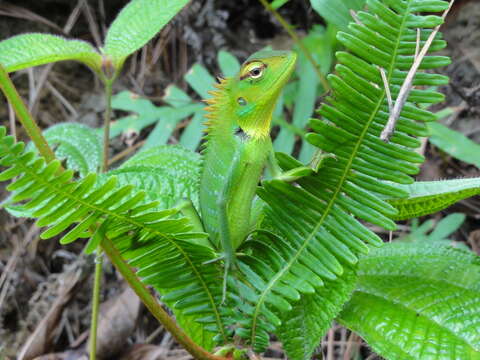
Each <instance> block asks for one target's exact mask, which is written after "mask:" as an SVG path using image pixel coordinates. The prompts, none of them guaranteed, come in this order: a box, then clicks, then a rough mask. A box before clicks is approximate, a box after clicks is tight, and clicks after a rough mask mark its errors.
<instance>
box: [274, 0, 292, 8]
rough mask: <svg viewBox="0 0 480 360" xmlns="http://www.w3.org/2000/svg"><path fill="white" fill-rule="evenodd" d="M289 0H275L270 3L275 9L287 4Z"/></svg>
mask: <svg viewBox="0 0 480 360" xmlns="http://www.w3.org/2000/svg"><path fill="white" fill-rule="evenodd" d="M288 1H289V0H273V1H272V3H271V4H270V5H271V6H272V8H273V9H275V10H277V9H280V8H281V7H282V6H283V5H285V4H286V3H287V2H288Z"/></svg>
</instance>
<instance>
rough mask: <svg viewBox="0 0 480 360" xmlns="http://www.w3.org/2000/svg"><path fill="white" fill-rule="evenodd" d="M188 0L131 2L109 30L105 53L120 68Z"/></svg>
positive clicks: (142, 0)
mask: <svg viewBox="0 0 480 360" xmlns="http://www.w3.org/2000/svg"><path fill="white" fill-rule="evenodd" d="M188 1H189V0H175V1H171V0H132V1H130V2H129V3H128V4H127V5H126V6H125V7H124V8H123V9H122V11H120V13H119V14H118V16H117V18H116V19H115V20H114V21H113V23H112V24H111V25H110V28H109V29H108V33H107V37H106V39H105V48H104V52H105V54H106V55H109V56H111V57H112V60H113V61H114V64H115V65H116V68H117V69H120V68H121V66H122V65H123V62H124V61H125V59H126V58H127V57H128V56H129V55H131V54H133V53H134V52H135V51H137V50H138V49H140V48H141V47H142V46H144V45H145V44H146V43H147V42H149V41H150V40H151V39H152V38H153V37H154V36H155V35H156V34H157V33H158V32H159V31H160V30H161V29H162V28H163V27H164V26H165V25H166V24H167V23H168V22H169V21H170V20H171V19H172V18H173V17H174V16H175V15H176V14H177V13H178V12H179V11H180V10H181V9H182V8H183V7H184V6H185V5H186V4H187V3H188Z"/></svg>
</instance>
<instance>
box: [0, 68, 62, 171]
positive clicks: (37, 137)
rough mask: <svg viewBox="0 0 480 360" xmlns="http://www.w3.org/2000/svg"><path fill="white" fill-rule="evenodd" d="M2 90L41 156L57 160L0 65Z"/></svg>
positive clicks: (49, 159) (0, 87) (48, 160)
mask: <svg viewBox="0 0 480 360" xmlns="http://www.w3.org/2000/svg"><path fill="white" fill-rule="evenodd" d="M0 89H1V90H2V92H3V93H4V95H5V97H6V98H7V100H8V102H9V103H10V104H11V105H12V107H13V109H14V110H15V113H16V114H17V117H18V120H19V121H20V122H21V123H22V126H23V127H24V128H25V131H26V132H27V134H28V136H29V137H30V139H31V140H32V142H33V143H34V144H35V146H36V148H37V149H38V151H39V153H40V155H41V156H43V157H44V158H45V160H46V161H47V162H50V161H52V160H55V154H54V153H53V151H52V149H51V148H50V146H48V143H47V141H46V140H45V138H44V137H43V135H42V131H41V130H40V128H39V127H38V125H37V123H36V122H35V120H33V117H32V115H31V114H30V112H29V111H28V109H27V107H26V106H25V104H24V102H23V100H22V98H21V97H20V95H19V94H18V91H17V89H16V88H15V85H13V83H12V80H10V77H9V76H8V73H7V72H6V70H5V69H4V68H3V66H1V65H0Z"/></svg>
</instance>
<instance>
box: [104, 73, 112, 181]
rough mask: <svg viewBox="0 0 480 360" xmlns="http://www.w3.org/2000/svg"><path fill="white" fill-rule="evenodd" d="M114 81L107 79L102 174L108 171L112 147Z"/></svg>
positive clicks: (105, 82) (105, 81)
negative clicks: (109, 149)
mask: <svg viewBox="0 0 480 360" xmlns="http://www.w3.org/2000/svg"><path fill="white" fill-rule="evenodd" d="M113 81H114V80H113V79H107V78H106V79H105V80H104V84H105V100H106V105H105V115H104V124H103V165H102V172H106V171H107V170H108V164H109V161H108V148H109V145H110V122H111V118H112V85H113Z"/></svg>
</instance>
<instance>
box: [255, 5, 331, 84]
mask: <svg viewBox="0 0 480 360" xmlns="http://www.w3.org/2000/svg"><path fill="white" fill-rule="evenodd" d="M259 1H260V2H261V3H262V5H263V6H264V7H265V9H267V11H269V12H271V13H272V15H273V16H274V17H275V18H276V19H277V21H278V22H279V23H280V25H282V27H283V28H284V29H285V31H286V32H287V33H288V35H290V37H291V38H292V39H293V41H295V43H296V44H297V45H298V47H299V48H300V50H301V51H302V52H303V54H304V55H305V57H306V58H307V60H308V61H309V62H310V63H311V64H312V66H313V69H314V70H315V72H316V73H317V76H318V78H319V79H320V82H321V83H322V86H323V90H324V91H328V90H330V85H329V83H328V81H327V79H326V78H325V76H324V75H323V74H322V72H321V71H320V68H319V65H318V64H317V62H316V61H315V59H314V58H313V56H312V54H311V53H310V51H309V50H308V49H307V48H306V47H305V45H303V43H302V41H301V40H300V38H299V37H298V35H297V33H296V32H295V31H293V30H292V26H291V25H290V24H289V23H288V22H287V20H285V19H284V18H283V16H282V15H280V13H279V12H278V11H277V10H275V9H274V8H273V7H272V6H271V5H270V3H269V2H268V1H267V0H259Z"/></svg>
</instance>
